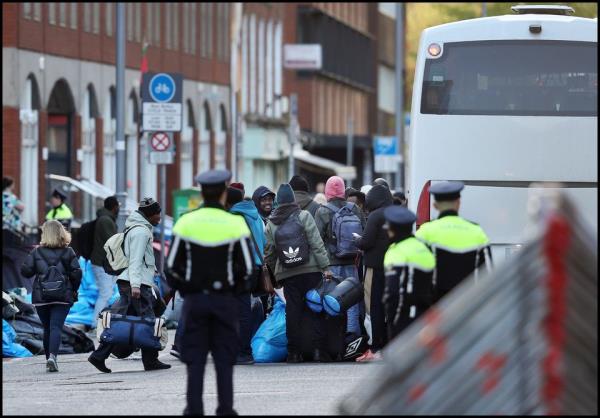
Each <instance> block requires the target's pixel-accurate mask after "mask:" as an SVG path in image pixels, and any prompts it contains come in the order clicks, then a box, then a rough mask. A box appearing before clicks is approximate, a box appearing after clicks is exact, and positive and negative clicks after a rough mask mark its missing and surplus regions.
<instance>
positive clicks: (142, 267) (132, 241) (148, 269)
mask: <svg viewBox="0 0 600 418" xmlns="http://www.w3.org/2000/svg"><path fill="white" fill-rule="evenodd" d="M134 225H141V226H136V227H135V228H133V229H132V230H131V231H129V232H128V233H127V236H126V237H125V256H126V257H127V258H128V259H129V266H128V267H127V268H126V269H125V271H124V272H123V273H121V275H120V276H119V277H118V279H119V280H125V281H128V282H130V285H131V287H138V288H139V287H140V284H145V285H147V286H152V285H153V284H154V272H155V271H156V265H155V260H154V251H153V250H152V224H151V223H150V222H148V220H147V219H146V218H144V215H142V214H141V213H140V212H139V211H137V210H136V211H135V212H133V213H132V214H131V215H129V217H128V218H127V221H126V222H125V229H127V228H129V227H131V226H134Z"/></svg>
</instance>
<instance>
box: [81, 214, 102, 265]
mask: <svg viewBox="0 0 600 418" xmlns="http://www.w3.org/2000/svg"><path fill="white" fill-rule="evenodd" d="M97 220H98V219H94V220H93V221H90V222H86V223H84V224H83V225H81V228H79V233H78V234H77V237H78V239H77V242H78V248H77V252H78V253H79V255H80V256H82V257H83V258H85V259H86V260H89V259H90V258H91V257H92V251H93V250H94V235H95V232H96V221H97Z"/></svg>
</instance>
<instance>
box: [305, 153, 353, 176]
mask: <svg viewBox="0 0 600 418" xmlns="http://www.w3.org/2000/svg"><path fill="white" fill-rule="evenodd" d="M294 158H295V159H296V160H298V161H300V162H302V163H304V164H308V165H310V166H316V167H318V168H320V169H321V170H323V171H325V172H328V173H332V175H336V176H340V177H341V178H343V179H344V180H354V179H356V167H354V166H352V165H351V166H347V165H343V164H340V163H338V162H336V161H333V160H330V159H327V158H323V157H319V156H317V155H314V154H311V153H310V152H308V151H306V150H304V149H298V148H294Z"/></svg>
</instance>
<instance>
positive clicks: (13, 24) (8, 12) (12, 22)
mask: <svg viewBox="0 0 600 418" xmlns="http://www.w3.org/2000/svg"><path fill="white" fill-rule="evenodd" d="M19 6H20V5H19V4H18V3H2V46H16V45H17V38H18V29H17V26H18V25H17V22H18V19H17V15H18V10H19Z"/></svg>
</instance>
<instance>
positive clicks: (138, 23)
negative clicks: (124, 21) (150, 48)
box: [134, 3, 142, 42]
mask: <svg viewBox="0 0 600 418" xmlns="http://www.w3.org/2000/svg"><path fill="white" fill-rule="evenodd" d="M134 10H135V40H136V42H142V3H135V8H134Z"/></svg>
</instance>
